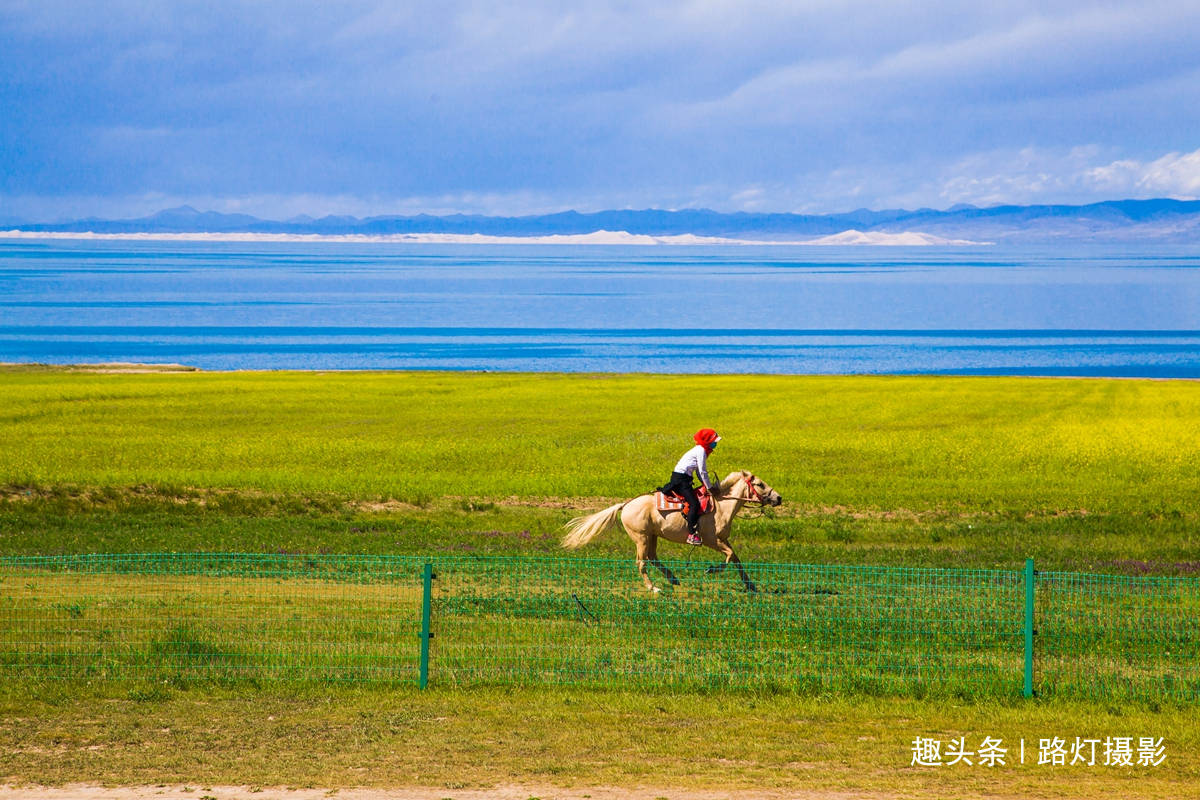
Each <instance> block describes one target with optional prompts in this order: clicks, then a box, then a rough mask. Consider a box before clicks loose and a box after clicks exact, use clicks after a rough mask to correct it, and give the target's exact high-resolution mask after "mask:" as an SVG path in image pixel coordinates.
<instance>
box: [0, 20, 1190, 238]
mask: <svg viewBox="0 0 1200 800" xmlns="http://www.w3.org/2000/svg"><path fill="white" fill-rule="evenodd" d="M0 74H3V75H4V76H5V79H4V80H3V81H0V108H3V109H4V110H5V113H4V114H3V115H0V152H3V153H4V169H2V170H0V219H7V218H15V217H19V216H23V215H24V216H28V215H34V216H37V217H39V218H52V217H55V216H77V215H78V214H80V213H84V214H88V213H93V214H97V215H102V216H114V215H115V214H116V213H118V212H124V213H128V214H130V215H138V214H144V213H147V212H150V211H153V210H156V209H157V208H162V207H164V206H169V205H177V204H180V203H190V204H192V205H196V206H200V207H206V208H214V209H216V210H221V211H245V212H247V213H254V214H259V215H268V216H276V217H279V216H286V215H288V214H291V213H297V214H298V213H309V214H314V215H320V214H325V213H352V214H358V215H363V214H384V213H416V212H421V211H428V212H430V213H446V212H453V211H463V212H476V213H536V212H543V211H550V210H556V209H561V208H567V207H575V208H579V209H581V210H597V209H600V208H614V207H615V208H625V207H648V206H653V207H662V208H683V207H698V206H706V207H712V208H715V209H718V210H766V209H771V210H781V211H811V212H827V211H840V210H847V209H849V208H853V207H857V206H868V207H877V208H878V207H885V206H894V205H904V206H908V207H915V206H923V205H928V206H944V205H947V204H953V203H956V202H976V203H1004V202H1020V203H1025V202H1090V201H1094V200H1100V199H1107V198H1111V197H1116V196H1132V197H1149V196H1158V195H1168V196H1173V197H1195V196H1197V195H1198V194H1200V188H1197V167H1196V161H1197V159H1198V158H1200V157H1198V156H1197V153H1198V152H1200V151H1198V150H1197V148H1200V136H1198V135H1197V134H1196V131H1198V130H1200V5H1197V4H1196V3H1194V2H1191V0H1186V1H1184V0H1148V1H1147V2H1143V3H1139V4H1137V5H1136V6H1131V5H1129V4H1126V3H1119V2H1105V1H1104V0H1100V1H1099V2H1097V1H1096V0H1051V2H1037V3H1035V2H1021V1H1020V0H1018V2H1013V3H1005V4H1002V5H1000V6H995V5H989V4H983V5H980V6H978V7H974V6H969V5H964V4H962V3H958V2H951V1H950V0H919V2H914V3H905V4H896V3H888V2H882V1H879V2H867V1H866V0H844V1H842V2H812V3H804V4H780V3H773V2H754V0H743V2H731V1H730V2H722V1H721V0H709V1H708V2H683V1H682V0H677V1H673V2H646V3H636V4H629V3H624V2H617V1H616V0H611V1H610V2H605V1H604V0H601V1H600V2H595V3H587V4H574V5H572V4H568V5H565V6H564V5H563V4H561V3H551V2H549V1H548V0H546V2H538V1H536V0H517V1H516V2H513V3H506V4H502V5H501V6H496V5H495V4H484V3H480V2H473V1H471V0H439V2H432V0H413V2H408V3H391V2H385V1H384V0H377V1H374V2H367V1H365V0H359V1H358V2H346V3H322V2H303V1H298V0H289V1H288V2H282V0H264V1H263V2H257V3H234V2H192V1H191V0H179V2H172V3H163V4H150V5H147V4H145V3H143V2H133V0H111V2H106V3H103V4H80V3H75V2H66V1H65V0H42V2H10V3H6V4H4V5H3V6H0Z"/></svg>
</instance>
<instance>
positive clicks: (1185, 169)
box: [1085, 150, 1200, 200]
mask: <svg viewBox="0 0 1200 800" xmlns="http://www.w3.org/2000/svg"><path fill="white" fill-rule="evenodd" d="M1085 177H1086V178H1087V180H1088V181H1090V182H1091V183H1092V185H1093V186H1094V187H1095V188H1096V190H1097V191H1099V192H1105V193H1109V194H1122V195H1124V196H1132V197H1174V198H1176V199H1179V200H1195V199H1197V198H1198V197H1200V150H1194V151H1192V152H1190V153H1167V154H1166V155H1165V156H1163V157H1161V158H1158V159H1155V160H1154V161H1151V162H1148V163H1146V162H1142V161H1136V160H1133V159H1122V160H1120V161H1114V162H1112V163H1111V164H1106V165H1104V166H1100V167H1095V168H1093V169H1090V170H1088V171H1087V173H1086V176H1085Z"/></svg>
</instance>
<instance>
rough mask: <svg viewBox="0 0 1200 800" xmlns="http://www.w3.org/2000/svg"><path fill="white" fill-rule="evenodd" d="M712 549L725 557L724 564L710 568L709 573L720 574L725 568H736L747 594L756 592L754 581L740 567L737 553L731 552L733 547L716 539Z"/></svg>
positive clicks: (740, 563)
mask: <svg viewBox="0 0 1200 800" xmlns="http://www.w3.org/2000/svg"><path fill="white" fill-rule="evenodd" d="M713 549H714V550H716V551H717V552H718V553H721V554H723V555H724V556H725V562H724V563H722V564H719V565H717V566H715V567H710V568H709V572H721V571H723V570H724V569H725V567H727V566H729V565H730V564H733V565H734V566H735V567H737V571H738V575H740V576H741V578H742V583H743V584H745V586H746V591H747V592H757V591H758V587H757V586H755V585H754V581H752V580H750V576H749V575H748V574H747V573H746V568H745V567H743V566H742V561H741V559H740V558H738V557H737V553H735V552H733V546H732V545H730V544H729V542H727V541H725V540H724V539H717V542H716V544H715V545H713Z"/></svg>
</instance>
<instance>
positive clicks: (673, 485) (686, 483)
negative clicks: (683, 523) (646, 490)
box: [662, 472, 700, 533]
mask: <svg viewBox="0 0 1200 800" xmlns="http://www.w3.org/2000/svg"><path fill="white" fill-rule="evenodd" d="M662 491H664V492H674V493H675V494H677V495H679V496H680V497H682V498H683V499H684V500H687V504H688V507H687V524H688V530H689V531H691V532H692V533H696V532H697V531H698V529H699V527H700V500H699V498H697V497H696V490H695V489H693V488H692V479H691V478H689V477H688V476H687V475H685V474H684V473H682V472H672V473H671V482H670V483H668V484H667V485H666V486H664V487H662Z"/></svg>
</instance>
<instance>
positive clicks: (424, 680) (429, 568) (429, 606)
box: [417, 561, 433, 689]
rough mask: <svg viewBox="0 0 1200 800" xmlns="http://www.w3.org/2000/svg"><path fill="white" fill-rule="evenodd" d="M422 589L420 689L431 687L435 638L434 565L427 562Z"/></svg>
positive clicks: (418, 682) (418, 683) (418, 680)
mask: <svg viewBox="0 0 1200 800" xmlns="http://www.w3.org/2000/svg"><path fill="white" fill-rule="evenodd" d="M422 584H423V585H422V589H421V673H420V676H419V677H418V678H417V686H418V688H421V689H424V688H425V687H426V686H428V685H429V640H430V639H431V638H433V632H432V631H431V630H430V629H431V627H432V626H431V625H430V623H431V622H432V620H433V563H432V562H430V561H426V562H425V569H424V572H423V574H422Z"/></svg>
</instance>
